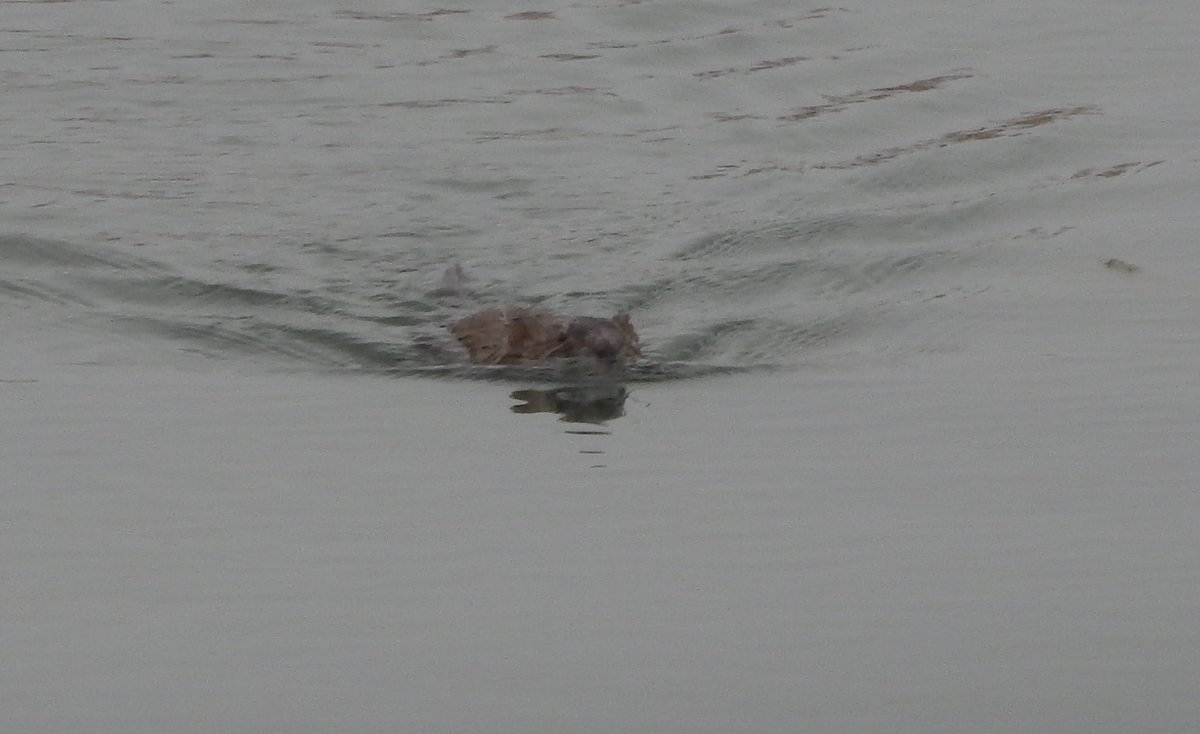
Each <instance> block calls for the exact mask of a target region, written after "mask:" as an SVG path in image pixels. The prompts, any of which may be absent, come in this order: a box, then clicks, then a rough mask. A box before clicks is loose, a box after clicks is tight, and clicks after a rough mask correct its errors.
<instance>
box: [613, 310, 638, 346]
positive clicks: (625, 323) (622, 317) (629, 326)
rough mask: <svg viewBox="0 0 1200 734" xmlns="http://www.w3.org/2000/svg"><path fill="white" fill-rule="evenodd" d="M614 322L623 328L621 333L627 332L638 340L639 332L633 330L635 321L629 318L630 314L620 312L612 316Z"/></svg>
mask: <svg viewBox="0 0 1200 734" xmlns="http://www.w3.org/2000/svg"><path fill="white" fill-rule="evenodd" d="M612 322H613V325H614V326H616V327H617V328H618V329H620V330H621V333H623V334H625V335H626V336H627V337H629V338H630V339H632V340H633V341H637V339H638V335H637V332H636V331H634V330H633V322H632V321H630V320H629V314H627V313H619V314H617V315H616V316H613V317H612Z"/></svg>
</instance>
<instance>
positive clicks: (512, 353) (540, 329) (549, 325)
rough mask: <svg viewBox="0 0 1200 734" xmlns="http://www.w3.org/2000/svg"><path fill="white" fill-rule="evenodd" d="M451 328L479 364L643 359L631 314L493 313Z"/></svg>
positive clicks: (483, 313)
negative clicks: (589, 359) (630, 317)
mask: <svg viewBox="0 0 1200 734" xmlns="http://www.w3.org/2000/svg"><path fill="white" fill-rule="evenodd" d="M449 328H450V333H451V334H453V335H454V337H455V338H456V339H458V341H459V342H460V343H461V344H462V345H463V346H464V347H466V349H467V355H468V357H470V359H471V361H472V362H475V363H478V364H503V365H514V364H535V363H538V362H543V361H546V360H548V359H570V358H573V357H591V358H594V359H598V360H600V361H602V362H609V363H613V362H623V361H628V360H634V359H637V358H638V357H640V356H641V354H642V351H641V348H640V347H639V345H638V335H637V331H635V330H634V328H633V324H632V322H630V320H629V316H628V314H617V315H616V316H613V317H612V318H610V319H603V318H596V317H577V318H571V317H566V316H560V315H558V314H554V313H551V312H549V311H545V310H542V309H536V308H492V309H487V310H486V311H479V312H477V313H473V314H471V315H470V316H467V317H466V318H463V319H460V320H459V321H456V322H454V323H453V324H451V325H450V327H449Z"/></svg>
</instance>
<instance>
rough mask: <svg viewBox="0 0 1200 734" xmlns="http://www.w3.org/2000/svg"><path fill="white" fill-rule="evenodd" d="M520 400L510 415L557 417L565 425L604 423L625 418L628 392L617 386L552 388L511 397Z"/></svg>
mask: <svg viewBox="0 0 1200 734" xmlns="http://www.w3.org/2000/svg"><path fill="white" fill-rule="evenodd" d="M510 397H512V398H513V399H514V400H522V401H524V402H522V403H521V404H520V405H514V406H512V411H513V412H514V413H559V414H561V415H562V418H560V419H559V420H563V421H566V422H568V423H596V424H600V423H605V422H607V421H610V420H615V419H617V418H620V417H621V416H623V415H625V399H626V398H628V397H629V391H628V390H626V389H625V386H624V385H622V384H618V383H596V384H590V385H572V386H569V387H556V388H554V389H552V390H534V389H532V388H531V389H528V390H517V391H515V392H513V393H512V394H511V396H510Z"/></svg>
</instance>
